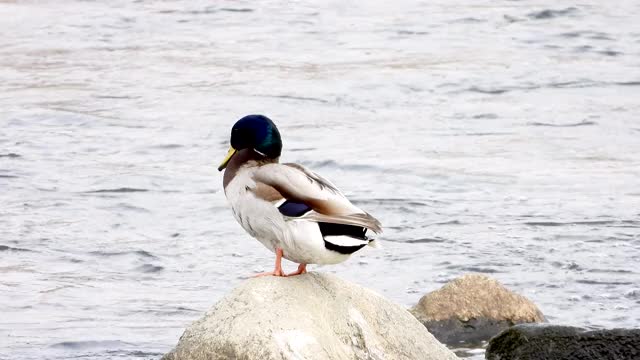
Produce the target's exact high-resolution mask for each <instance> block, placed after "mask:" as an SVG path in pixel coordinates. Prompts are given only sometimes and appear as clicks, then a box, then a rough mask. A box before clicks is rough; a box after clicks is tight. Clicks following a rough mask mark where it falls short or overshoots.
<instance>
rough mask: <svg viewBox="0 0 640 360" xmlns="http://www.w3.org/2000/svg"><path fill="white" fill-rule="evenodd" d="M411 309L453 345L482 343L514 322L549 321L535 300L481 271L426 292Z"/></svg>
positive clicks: (442, 338) (428, 327) (436, 333)
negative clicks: (513, 290)
mask: <svg viewBox="0 0 640 360" xmlns="http://www.w3.org/2000/svg"><path fill="white" fill-rule="evenodd" d="M410 311H411V313H412V314H413V315H414V316H415V317H416V318H417V319H418V320H420V322H421V323H422V324H424V325H425V326H426V327H427V329H428V330H429V332H430V333H432V334H433V335H434V336H435V337H436V338H437V339H438V340H440V341H441V342H443V343H445V344H449V345H458V344H474V343H479V342H481V341H485V340H489V339H490V338H491V337H492V336H495V335H496V334H498V333H499V332H500V331H502V330H505V329H507V328H508V327H510V326H512V325H514V324H520V323H532V322H543V321H545V319H544V316H543V315H542V312H540V310H539V309H538V307H537V306H536V305H535V304H534V303H532V302H531V301H529V300H528V299H526V298H525V297H523V296H521V295H518V294H516V293H513V292H512V291H510V290H508V289H507V288H505V287H504V286H502V284H500V283H499V282H498V281H497V280H495V279H492V278H490V277H488V276H486V275H480V274H468V275H464V276H462V277H459V278H457V279H455V280H453V281H451V282H449V283H447V284H446V285H445V286H443V287H442V288H440V289H438V290H436V291H433V292H430V293H428V294H426V295H425V296H423V297H422V298H421V299H420V301H419V302H418V304H417V305H416V306H415V307H413V308H412V309H411V310H410Z"/></svg>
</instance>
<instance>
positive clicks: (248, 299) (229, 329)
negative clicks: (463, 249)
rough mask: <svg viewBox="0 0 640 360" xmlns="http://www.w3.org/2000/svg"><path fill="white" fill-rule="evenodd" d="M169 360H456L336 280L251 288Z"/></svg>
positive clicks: (207, 320) (238, 292) (199, 324)
mask: <svg viewBox="0 0 640 360" xmlns="http://www.w3.org/2000/svg"><path fill="white" fill-rule="evenodd" d="M163 359H164V360H205V359H207V360H218V359H220V360H221V359H245V360H253V359H256V360H257V359H260V360H269V359H304V360H314V359H318V360H319V359H323V360H325V359H332V360H340V359H345V360H346V359H349V360H355V359H367V360H377V359H406V360H415V359H424V360H429V359H433V360H447V359H457V357H456V356H455V355H454V354H453V353H452V352H451V351H449V350H448V349H447V348H446V347H445V346H444V345H442V344H441V343H439V342H438V341H437V340H436V339H435V338H434V337H433V336H432V335H431V334H429V332H428V331H427V330H426V329H425V327H424V326H422V325H421V324H420V323H419V322H418V321H416V319H415V318H414V317H413V316H411V314H409V313H408V312H407V311H406V310H405V309H403V308H402V307H400V306H398V305H396V304H393V303H391V302H390V301H388V300H386V299H384V298H382V297H381V296H379V295H377V294H375V293H373V292H371V291H369V290H367V289H365V288H362V287H361V286H358V285H355V284H351V283H348V282H346V281H344V280H341V279H339V278H337V277H335V276H332V275H328V274H319V273H308V274H304V275H300V276H294V277H290V278H280V277H262V278H257V279H251V280H247V281H246V282H244V283H243V284H241V285H240V286H239V287H238V288H236V289H235V290H233V292H231V293H230V294H229V295H228V296H226V297H225V298H224V299H222V300H221V301H220V302H219V303H217V304H216V305H215V306H214V307H213V308H212V309H211V310H209V311H208V312H207V313H206V314H205V316H204V317H203V318H201V319H200V320H198V321H196V322H195V323H193V324H192V325H191V326H190V327H189V328H187V330H186V331H185V332H184V334H183V335H182V337H181V338H180V341H179V342H178V345H177V346H176V347H175V349H173V350H172V351H171V352H170V353H168V354H167V355H165V356H164V357H163Z"/></svg>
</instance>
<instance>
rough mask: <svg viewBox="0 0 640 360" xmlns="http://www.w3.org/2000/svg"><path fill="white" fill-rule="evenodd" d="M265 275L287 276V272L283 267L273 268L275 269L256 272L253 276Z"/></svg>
mask: <svg viewBox="0 0 640 360" xmlns="http://www.w3.org/2000/svg"><path fill="white" fill-rule="evenodd" d="M263 276H282V277H285V276H287V274H285V273H284V271H282V269H276V270H273V271H267V272H263V273H259V274H255V275H253V276H252V277H254V278H257V277H263Z"/></svg>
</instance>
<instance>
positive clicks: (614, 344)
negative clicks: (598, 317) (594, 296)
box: [485, 324, 640, 360]
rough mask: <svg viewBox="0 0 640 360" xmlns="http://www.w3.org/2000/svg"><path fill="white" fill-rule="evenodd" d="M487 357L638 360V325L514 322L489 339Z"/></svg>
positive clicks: (494, 359) (502, 359)
mask: <svg viewBox="0 0 640 360" xmlns="http://www.w3.org/2000/svg"><path fill="white" fill-rule="evenodd" d="M485 358H486V359H487V360H591V359H598V360H632V359H633V360H637V359H640V329H612V330H585V329H582V328H577V327H570V326H559V325H547V324H544V325H540V324H521V325H516V326H514V327H512V328H509V329H508V330H505V331H504V332H502V333H500V335H498V336H496V337H494V338H493V339H491V341H490V342H489V346H488V347H487V352H486V354H485Z"/></svg>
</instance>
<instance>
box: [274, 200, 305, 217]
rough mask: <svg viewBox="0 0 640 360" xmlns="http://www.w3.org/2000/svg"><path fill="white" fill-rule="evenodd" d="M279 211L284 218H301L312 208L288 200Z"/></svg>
mask: <svg viewBox="0 0 640 360" xmlns="http://www.w3.org/2000/svg"><path fill="white" fill-rule="evenodd" d="M278 210H280V213H281V214H282V215H284V216H289V217H300V216H302V215H304V214H306V213H308V212H309V211H311V207H310V206H309V205H307V204H303V203H297V202H293V201H291V200H287V201H285V202H284V203H282V205H280V206H279V207H278Z"/></svg>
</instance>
